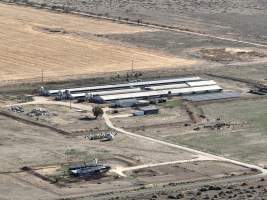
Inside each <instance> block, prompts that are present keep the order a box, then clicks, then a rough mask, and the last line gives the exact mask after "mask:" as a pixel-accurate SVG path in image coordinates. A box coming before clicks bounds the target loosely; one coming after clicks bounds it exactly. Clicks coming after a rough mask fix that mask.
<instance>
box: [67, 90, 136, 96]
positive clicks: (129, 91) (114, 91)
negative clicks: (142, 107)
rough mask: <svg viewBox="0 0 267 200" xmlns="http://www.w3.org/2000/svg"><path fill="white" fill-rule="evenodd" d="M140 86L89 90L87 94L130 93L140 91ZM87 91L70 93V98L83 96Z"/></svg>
mask: <svg viewBox="0 0 267 200" xmlns="http://www.w3.org/2000/svg"><path fill="white" fill-rule="evenodd" d="M140 91H141V88H130V89H122V90H107V91H100V92H89V94H92V95H93V96H95V95H111V94H124V93H131V92H140ZM86 94H87V93H76V94H71V97H72V98H80V97H85V96H86Z"/></svg>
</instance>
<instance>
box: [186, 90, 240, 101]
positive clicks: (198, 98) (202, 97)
mask: <svg viewBox="0 0 267 200" xmlns="http://www.w3.org/2000/svg"><path fill="white" fill-rule="evenodd" d="M238 97H240V93H239V92H220V93H212V94H200V95H192V96H185V97H184V98H183V99H185V100H188V101H195V102H197V101H209V100H219V99H229V98H238Z"/></svg>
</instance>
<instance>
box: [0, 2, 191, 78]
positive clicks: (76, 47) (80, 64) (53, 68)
mask: <svg viewBox="0 0 267 200" xmlns="http://www.w3.org/2000/svg"><path fill="white" fill-rule="evenodd" d="M0 13H1V14H0V38H1V45H0V60H1V63H0V68H1V73H0V79H1V80H2V81H10V80H19V79H34V78H38V80H40V77H41V70H44V76H45V79H46V80H48V79H51V78H52V77H56V76H57V77H61V76H69V77H68V78H70V77H73V76H75V75H81V74H94V73H105V72H114V71H124V70H131V65H132V59H134V68H135V69H153V68H155V69H156V68H162V67H168V68H169V67H179V66H183V67H184V66H190V65H192V64H194V63H195V61H192V60H187V59H180V58H176V57H171V56H167V55H163V54H160V53H154V52H152V51H146V50H141V49H137V48H130V47H124V46H121V45H116V44H114V43H113V44H111V43H110V42H107V41H106V40H105V41H104V42H102V41H100V40H99V39H98V40H93V39H88V37H90V36H92V37H94V36H93V35H94V34H101V33H117V32H123V33H135V32H142V31H148V29H143V28H140V27H135V26H128V25H122V24H114V23H111V22H103V21H98V20H92V19H87V18H79V17H76V16H71V15H66V14H55V13H50V12H46V11H40V10H38V11H37V10H35V9H31V8H21V7H15V6H7V5H0ZM51 30H52V31H54V30H57V31H58V30H59V32H53V33H51ZM80 35H89V36H88V37H87V38H84V37H80ZM58 79H60V78H58Z"/></svg>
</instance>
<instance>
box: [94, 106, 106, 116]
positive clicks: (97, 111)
mask: <svg viewBox="0 0 267 200" xmlns="http://www.w3.org/2000/svg"><path fill="white" fill-rule="evenodd" d="M93 114H94V116H95V118H96V119H97V118H98V117H99V116H102V115H103V114H104V112H103V109H102V108H101V107H99V106H96V107H94V108H93Z"/></svg>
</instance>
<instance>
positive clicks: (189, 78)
mask: <svg viewBox="0 0 267 200" xmlns="http://www.w3.org/2000/svg"><path fill="white" fill-rule="evenodd" d="M197 80H201V78H200V77H197V76H196V77H185V78H175V79H164V80H154V81H141V82H134V83H122V84H115V85H100V86H93V87H81V88H68V89H60V90H49V91H48V93H49V94H57V93H58V92H59V91H61V92H65V91H66V90H69V91H70V92H71V93H72V92H81V91H93V90H101V89H112V88H123V87H134V86H145V85H157V84H167V83H179V82H185V81H197Z"/></svg>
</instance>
